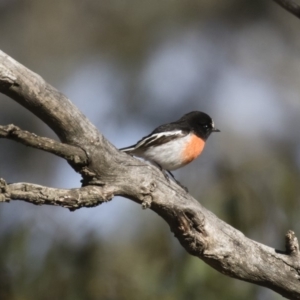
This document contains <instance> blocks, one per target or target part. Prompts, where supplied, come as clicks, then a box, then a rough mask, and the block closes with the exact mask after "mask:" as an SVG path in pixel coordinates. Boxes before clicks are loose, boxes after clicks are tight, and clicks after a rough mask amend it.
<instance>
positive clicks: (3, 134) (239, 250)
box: [0, 52, 300, 299]
mask: <svg viewBox="0 0 300 300" xmlns="http://www.w3.org/2000/svg"><path fill="white" fill-rule="evenodd" d="M0 92H2V93H3V94H6V95H8V96H9V97H10V98H11V99H13V100H15V101H17V102H18V103H19V104H21V105H23V106H24V107H26V108H27V109H28V110H30V111H31V112H32V113H34V114H35V115H36V116H38V117H39V118H40V119H41V120H42V121H44V122H45V123H46V124H48V125H49V126H50V127H51V128H52V129H53V130H54V131H55V133H56V134H57V135H58V137H59V138H60V140H61V142H62V143H59V142H55V141H52V140H50V139H47V138H40V137H37V136H35V135H33V134H30V133H28V132H24V131H22V130H20V129H19V128H17V127H15V126H14V125H9V126H1V127H0V138H10V139H13V140H16V141H18V142H21V143H24V144H26V145H29V146H31V147H36V148H39V149H42V150H44V151H48V152H51V153H53V154H55V155H58V156H60V157H63V158H65V159H67V160H68V162H69V163H70V165H71V166H72V167H73V168H74V170H76V171H77V172H79V173H80V174H81V175H82V183H83V187H82V188H78V189H72V190H62V189H54V188H48V187H43V186H38V185H34V184H28V183H14V184H6V182H5V180H4V179H2V180H1V181H0V201H9V200H15V199H18V200H24V201H27V202H30V203H33V204H39V205H41V204H51V205H60V206H63V207H68V208H69V209H71V210H72V209H73V210H74V209H78V208H80V207H84V206H94V205H98V204H101V203H102V202H103V201H108V200H110V199H112V198H113V196H114V195H120V196H123V197H125V198H128V199H131V200H133V201H135V202H137V203H139V204H141V205H142V206H143V208H150V209H152V210H153V211H155V212H156V213H157V214H158V215H159V216H161V217H162V218H163V219H164V220H165V221H166V222H167V223H168V224H169V226H170V228H171V231H172V232H174V234H175V236H176V238H177V239H178V240H179V242H180V243H181V245H182V246H183V247H184V248H185V249H186V251H188V252H189V253H190V254H192V255H195V256H197V257H199V258H200V259H202V260H203V261H205V262H206V263H207V264H209V265H210V266H212V267H213V268H215V269H216V270H218V271H219V272H221V273H223V274H225V275H228V276H231V277H234V278H237V279H240V280H244V281H248V282H251V283H254V284H257V285H261V286H264V287H268V288H270V289H272V290H274V291H276V292H278V293H280V294H281V295H283V296H284V297H286V298H289V299H300V255H299V245H298V241H297V238H296V237H295V235H294V233H293V232H291V231H289V232H288V233H287V235H286V237H285V238H286V249H285V251H278V250H276V249H273V248H270V247H268V246H265V245H263V244H260V243H257V242H255V241H253V240H250V239H248V238H247V237H245V236H244V235H243V233H241V232H240V231H238V230H236V229H234V228H233V227H231V226H230V225H228V224H226V223H224V222H223V221H222V220H220V219H218V218H217V217H216V216H215V215H214V214H213V213H212V212H210V211H208V210H207V209H205V208H204V207H203V206H202V205H201V204H200V203H199V202H198V201H197V200H195V199H194V198H192V196H191V195H189V194H188V193H187V192H186V191H185V190H183V189H182V188H181V187H180V186H178V185H177V184H176V183H174V182H173V181H171V180H167V179H166V178H165V176H164V175H163V174H162V172H161V171H160V170H158V168H156V167H154V166H152V165H149V164H147V163H145V162H142V161H140V160H137V159H135V158H134V157H131V156H129V155H127V154H125V153H122V152H120V151H118V149H116V148H115V147H114V146H113V145H112V144H111V143H110V142H109V141H107V140H106V139H105V138H104V137H103V135H102V134H101V133H100V132H99V131H98V130H97V129H96V128H95V126H94V125H92V124H91V123H90V122H89V120H88V119H87V118H86V117H85V116H84V115H83V114H82V113H81V112H80V111H79V110H78V109H77V108H76V107H75V106H74V105H73V104H72V103H71V102H70V100H68V99H67V98H66V97H65V96H64V95H63V94H61V93H59V92H58V91H57V90H56V89H54V88H53V87H52V86H50V85H49V84H47V83H46V82H45V81H44V80H43V79H42V78H41V77H40V76H38V75H37V74H35V73H33V72H31V71H30V70H28V69H27V68H25V67H24V66H22V65H21V64H19V63H18V62H16V61H14V60H13V59H12V58H10V57H9V56H7V55H6V54H5V53H3V52H0ZM74 157H76V159H74Z"/></svg>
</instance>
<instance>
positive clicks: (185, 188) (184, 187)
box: [167, 170, 189, 193]
mask: <svg viewBox="0 0 300 300" xmlns="http://www.w3.org/2000/svg"><path fill="white" fill-rule="evenodd" d="M167 172H168V173H169V174H170V175H171V176H172V178H173V179H174V181H175V182H176V183H177V184H178V185H179V186H180V187H182V188H183V189H184V190H185V191H186V192H187V193H188V191H189V190H188V188H187V187H186V186H184V185H182V184H181V183H180V182H179V181H178V180H177V179H176V178H175V176H174V175H173V174H172V172H170V171H168V170H167Z"/></svg>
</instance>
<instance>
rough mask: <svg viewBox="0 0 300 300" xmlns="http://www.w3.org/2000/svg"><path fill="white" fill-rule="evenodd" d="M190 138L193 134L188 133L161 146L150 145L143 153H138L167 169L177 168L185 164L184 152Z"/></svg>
mask: <svg viewBox="0 0 300 300" xmlns="http://www.w3.org/2000/svg"><path fill="white" fill-rule="evenodd" d="M190 139H191V136H190V135H187V136H185V137H182V138H179V139H176V140H174V141H170V142H167V143H165V144H162V145H160V146H157V145H156V146H155V147H149V149H147V150H146V151H144V152H143V153H137V155H138V156H140V157H143V158H145V159H147V160H150V161H152V162H154V163H157V164H159V165H160V166H161V167H162V168H163V169H165V170H169V171H172V170H176V169H178V168H180V167H182V166H183V165H185V163H184V162H183V157H182V153H183V151H184V149H185V146H186V145H187V143H188V142H189V140H190Z"/></svg>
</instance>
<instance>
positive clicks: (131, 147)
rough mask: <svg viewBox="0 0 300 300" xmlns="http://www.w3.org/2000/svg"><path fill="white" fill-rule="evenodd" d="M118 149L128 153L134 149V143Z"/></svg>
mask: <svg viewBox="0 0 300 300" xmlns="http://www.w3.org/2000/svg"><path fill="white" fill-rule="evenodd" d="M119 150H120V151H123V152H127V153H130V152H133V151H134V150H135V145H132V146H129V147H125V148H121V149H119Z"/></svg>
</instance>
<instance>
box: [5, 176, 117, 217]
mask: <svg viewBox="0 0 300 300" xmlns="http://www.w3.org/2000/svg"><path fill="white" fill-rule="evenodd" d="M113 196H114V193H113V190H111V191H108V190H104V189H103V188H101V187H98V186H86V187H82V188H79V189H69V190H68V189H55V188H50V187H45V186H41V185H37V184H31V183H24V182H21V183H12V184H7V183H6V182H5V180H4V179H3V178H0V202H9V201H10V200H24V201H26V202H28V203H31V204H35V205H43V204H47V205H55V206H62V207H65V208H69V209H70V210H72V211H73V210H75V209H78V208H80V207H93V206H97V205H99V204H101V203H103V202H107V201H109V200H111V199H112V198H113Z"/></svg>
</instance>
